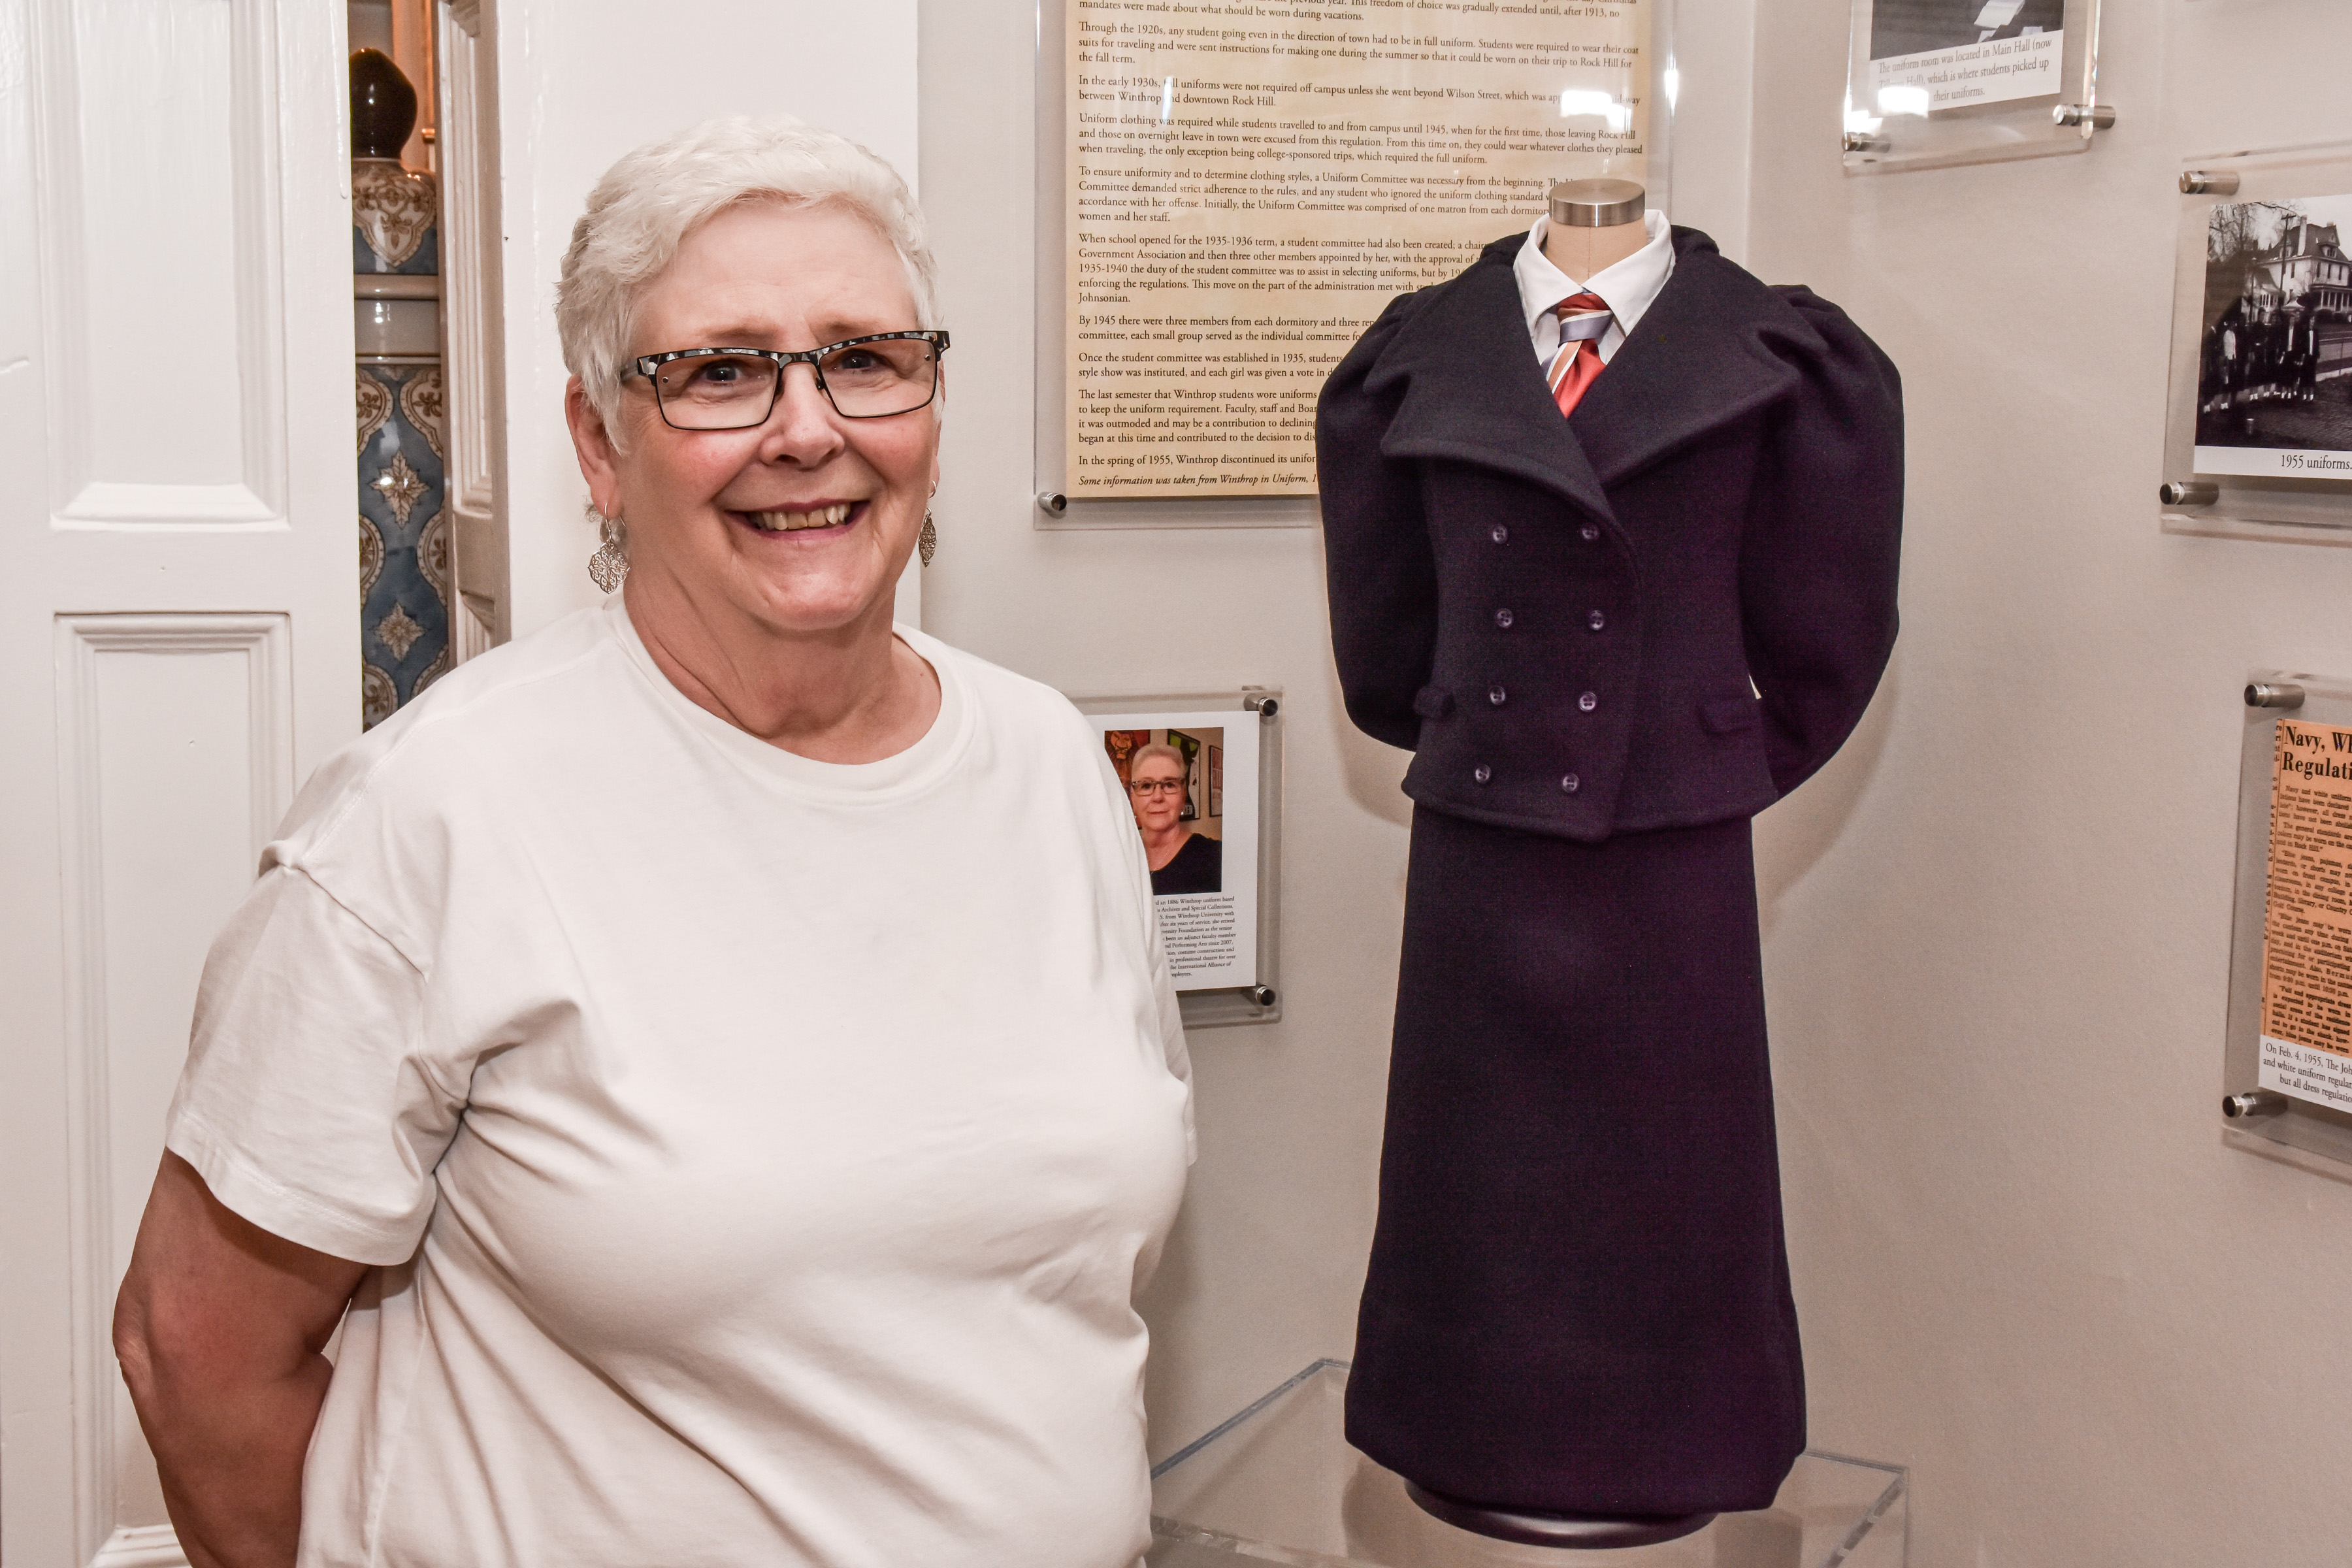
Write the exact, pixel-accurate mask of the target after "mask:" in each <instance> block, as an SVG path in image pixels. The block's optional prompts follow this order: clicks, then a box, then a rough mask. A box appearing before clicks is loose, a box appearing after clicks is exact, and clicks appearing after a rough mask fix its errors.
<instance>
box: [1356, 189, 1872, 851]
mask: <svg viewBox="0 0 2352 1568" xmlns="http://www.w3.org/2000/svg"><path fill="white" fill-rule="evenodd" d="M1522 243H1523V237H1522V236H1519V235H1513V236H1511V237H1507V238H1505V239H1500V240H1497V241H1496V242H1495V243H1494V244H1493V245H1490V246H1488V247H1486V250H1485V251H1484V252H1483V253H1482V254H1481V255H1480V257H1479V258H1478V259H1477V261H1476V262H1475V263H1474V264H1473V265H1472V266H1471V267H1470V268H1468V269H1467V270H1466V271H1465V272H1463V273H1462V274H1461V275H1460V276H1458V277H1455V278H1453V279H1449V280H1447V281H1446V282H1444V283H1440V284H1437V285H1434V286H1433V287H1431V288H1427V289H1421V290H1419V291H1418V292H1415V293H1412V294H1407V295H1404V296H1402V298H1400V299H1398V300H1395V301H1394V302H1393V303H1391V305H1390V306H1389V308H1388V310H1387V311H1386V312H1385V313H1384V314H1382V315H1381V318H1380V320H1379V321H1375V322H1374V323H1373V324H1372V326H1371V327H1370V329H1369V330H1368V331H1365V333H1364V335H1363V336H1362V338H1361V339H1360V340H1359V341H1358V342H1357V343H1356V345H1355V347H1354V349H1353V350H1352V351H1351V352H1349V354H1348V355H1347V357H1346V358H1345V359H1344V360H1342V361H1341V362H1340V363H1339V367H1338V368H1337V369H1336V370H1335V371H1334V372H1333V373H1332V375H1331V377H1330V380H1329V381H1328V383H1327V384H1326V385H1325V386H1324V389H1323V395H1322V399H1321V403H1320V405H1319V406H1318V411H1317V419H1316V451H1317V458H1318V465H1319V468H1320V473H1321V478H1320V484H1321V489H1322V504H1323V527H1324V538H1325V546H1326V552H1327V558H1328V574H1329V588H1330V602H1331V620H1332V642H1333V647H1334V651H1335V653H1336V656H1337V658H1338V663H1339V680H1340V686H1341V689H1342V690H1343V692H1344V694H1345V697H1346V700H1347V707H1348V714H1349V718H1351V719H1352V720H1354V721H1355V722H1356V724H1357V725H1358V726H1359V727H1360V728H1361V729H1362V730H1364V731H1365V732H1367V733H1368V734H1370V735H1372V736H1374V737H1375V738H1377V739H1379V740H1382V741H1385V742H1388V743H1390V744H1391V745H1393V746H1402V747H1406V748H1408V749H1411V750H1412V751H1413V752H1415V755H1414V758H1413V761H1412V767H1411V769H1410V770H1409V771H1408V772H1407V773H1406V775H1405V781H1404V790H1405V793H1406V794H1407V795H1411V796H1412V798H1413V800H1415V801H1416V802H1418V803H1419V804H1420V805H1423V806H1425V807H1427V808H1428V809H1430V810H1433V811H1437V812H1443V813H1444V814H1446V815H1448V816H1456V817H1462V818H1466V819H1468V820H1470V821H1474V822H1483V823H1488V824H1493V825H1496V826H1505V827H1512V828H1519V829H1523V830H1525V831H1528V832H1532V833H1540V834H1547V835H1551V836H1554V837H1562V838H1570V839H1580V840H1584V841H1598V840H1601V839H1604V838H1607V837H1611V836H1612V835H1613V834H1619V833H1629V832H1635V831H1643V830H1648V829H1654V828H1664V827H1684V826H1698V825H1701V824H1706V823H1713V822H1720V821H1725V820H1727V819H1729V818H1732V817H1738V816H1752V815H1754V814H1755V813H1756V812H1758V811H1760V810H1762V809H1763V808H1764V807H1765V806H1767V805H1771V804H1772V802H1773V801H1775V800H1777V799H1779V798H1780V796H1781V795H1785V794H1787V793H1788V792H1789V791H1790V790H1791V789H1793V788H1795V787H1796V786H1797V785H1798V784H1801V783H1802V782H1803V781H1804V780H1805V778H1807V777H1808V776H1809V775H1810V774H1811V773H1812V772H1813V771H1814V770H1815V769H1817V768H1819V767H1820V766H1821V765H1822V763H1824V762H1826V761H1827V760H1828V759H1829V757H1830V755H1831V754H1832V752H1835V751H1836V750H1837V748H1838V747H1839V745H1840V744H1841V743H1843V741H1844V740H1845V738H1846V736H1847V735H1848V734H1849V733H1850V732H1851V731H1853V727H1854V725H1855V724H1856V723H1857V722H1858V721H1860V720H1861V718H1862V713H1863V710H1864V708H1865V707H1867V706H1868V705H1869V702H1870V698H1871V694H1872V692H1873V691H1874V689H1876V687H1877V683H1878V679H1879V676H1880V674H1881V672H1882V671H1883V670H1884V669H1885V666H1886V660H1887V657H1888V655H1889V653H1890V652H1891V651H1892V649H1893V647H1894V644H1895V565H1896V557H1897V553H1898V546H1899V540H1900V533H1901V523H1902V512H1903V455H1902V454H1903V428H1902V425H1903V411H1902V390H1901V384H1900V382H1899V379H1898V377H1897V376H1896V374H1895V366H1894V365H1893V363H1891V362H1889V361H1888V359H1887V358H1886V356H1885V354H1884V353H1880V352H1879V350H1878V347H1877V345H1876V344H1874V343H1873V342H1871V341H1870V340H1869V339H1868V338H1867V337H1865V336H1864V335H1863V333H1862V331H1861V330H1860V329H1859V328H1857V327H1856V326H1854V324H1853V322H1852V321H1848V320H1847V319H1846V317H1845V314H1844V313H1843V311H1841V310H1838V308H1837V307H1836V306H1834V305H1832V304H1830V303H1828V302H1827V301H1826V300H1819V299H1816V298H1815V297H1814V296H1813V295H1812V294H1811V292H1810V291H1809V290H1807V289H1801V288H1769V287H1767V286H1766V285H1764V284H1762V283H1760V282H1759V281H1757V279H1755V278H1753V277H1752V276H1750V275H1749V274H1748V272H1746V271H1744V270H1742V269H1741V268H1739V267H1738V266H1736V265H1734V264H1733V263H1732V262H1730V261H1727V260H1726V259H1725V258H1723V256H1722V255H1721V254H1720V253H1719V252H1717V249H1716V247H1715V242H1714V241H1712V240H1710V239H1709V238H1707V237H1706V236H1705V235H1703V234H1700V233H1698V232H1697V231H1696V230H1695V229H1687V228H1676V229H1675V231H1674V245H1675V270H1674V274H1673V276H1672V277H1671V278H1669V279H1667V281H1666V285H1665V287H1664V289H1662V290H1661V291H1660V292H1659V294H1658V297H1657V299H1656V300H1655V301H1654V302H1653V304H1652V305H1651V307H1650V309H1649V310H1647V311H1646V312H1645V313H1644V314H1643V317H1642V319H1641V321H1640V322H1639V323H1638V324H1637V325H1636V327H1635V328H1634V330H1633V332H1632V334H1631V335H1629V336H1628V337H1627V338H1626V340H1625V342H1624V343H1623V344H1622V346H1621V347H1620V348H1619V350H1618V351H1617V353H1616V354H1615V355H1613V356H1612V359H1611V360H1610V363H1609V365H1608V368H1607V369H1605V370H1604V371H1602V372H1601V375H1600V377H1599V379H1598V380H1596V381H1595V382H1594V383H1593V384H1592V385H1591V389H1590V390H1588V391H1587V392H1586V393H1585V395H1584V398H1583V400H1582V401H1581V402H1580V403H1579V404H1578V405H1577V406H1576V409H1575V412H1574V413H1573V414H1572V415H1571V416H1570V417H1568V418H1567V419H1562V418H1561V417H1560V416H1559V408H1558V407H1557V406H1556V405H1554V404H1553V402H1552V399H1551V395H1550V393H1549V389H1548V388H1547V387H1546V385H1545V381H1544V374H1543V367H1542V366H1541V365H1540V364H1539V363H1538V362H1537V359H1536V356H1535V354H1534V353H1533V351H1532V350H1531V349H1530V348H1529V347H1528V332H1527V325H1526V321H1525V320H1524V318H1523V317H1522V316H1521V314H1520V306H1519V294H1518V289H1517V284H1516V282H1515V281H1514V279H1513V276H1512V270H1511V263H1512V259H1513V258H1514V257H1515V256H1516V255H1517V251H1518V248H1519V247H1520V245H1521V244H1522ZM1759 694H1760V696H1759Z"/></svg>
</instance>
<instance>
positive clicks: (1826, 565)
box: [1739, 288, 1903, 795]
mask: <svg viewBox="0 0 2352 1568" xmlns="http://www.w3.org/2000/svg"><path fill="white" fill-rule="evenodd" d="M1775 292H1777V293H1779V294H1780V296H1781V298H1782V299H1784V300H1787V301H1788V302H1789V304H1790V305H1791V306H1793V307H1794V308H1795V310H1796V311H1797V313H1798V315H1799V317H1800V318H1801V320H1802V321H1803V323H1804V324H1805V325H1806V326H1808V327H1810V328H1811V332H1810V333H1793V334H1790V336H1789V337H1788V338H1785V339H1784V340H1783V341H1782V343H1781V346H1780V352H1782V353H1785V354H1787V355H1788V356H1789V357H1790V359H1791V360H1792V361H1793V362H1794V363H1795V364H1796V366H1797V369H1798V371H1799V373H1800V374H1801V377H1802V381H1801V386H1800V388H1799V391H1798V392H1797V394H1796V395H1794V396H1793V397H1790V398H1789V399H1787V400H1785V401H1784V402H1783V403H1782V404H1781V405H1780V406H1779V408H1778V409H1777V411H1776V415H1775V420H1774V427H1773V428H1772V430H1771V431H1770V433H1769V437H1768V439H1767V443H1766V447H1765V453H1764V459H1763V471H1762V472H1761V473H1759V476H1758V480H1757V485H1756V489H1755V492H1754V493H1755V496H1756V498H1757V499H1756V501H1755V502H1754V505H1753V509H1752V510H1751V511H1750V513H1749V516H1748V522H1747V528H1746V531H1745V533H1744V535H1743V538H1742V543H1741V549H1740V563H1739V577H1740V610H1741V617H1742V621H1743V624H1744V631H1745V635H1746V641H1747V652H1748V672H1749V674H1750V675H1752V676H1753V677H1754V679H1755V681H1756V686H1757V689H1758V690H1759V692H1761V693H1762V696H1763V717H1764V724H1765V745H1766V755H1767V758H1768V760H1769V763H1770V766H1771V770H1772V782H1773V784H1774V785H1775V786H1776V787H1777V788H1778V789H1779V791H1780V793H1781V794H1782V795H1786V794H1788V793H1789V792H1790V790H1792V789H1794V788H1796V787H1797V786H1798V785H1799V784H1802V783H1804V781H1805V780H1806V779H1807V778H1809V777H1811V775H1812V773H1814V771H1815V770H1816V769H1818V768H1819V767H1820V766H1821V765H1822V763H1825V762H1827V761H1829V759H1830V757H1831V755H1832V753H1834V752H1836V751H1837V749H1838V747H1839V746H1840V745H1842V744H1843V743H1844V742H1845V738H1846V737H1847V736H1848V735H1849V734H1851V733H1853V727H1854V726H1855V725H1856V724H1857V723H1859V722H1861V721H1862V715H1863V710H1864V709H1866V708H1868V707H1869V706H1870V699H1871V694H1872V693H1873V692H1874V691H1875V690H1876V689H1877V688H1878V678H1879V676H1880V675H1881V674H1882V673H1883V672H1884V671H1885V668H1886V660H1887V658H1888V656H1889V655H1890V654H1891V653H1892V652H1893V651H1894V647H1895V568H1896V563H1897V559H1898V556H1899V555H1900V552H1901V544H1902V532H1903V385H1902V378H1901V377H1900V376H1899V375H1897V374H1896V373H1895V364H1894V362H1893V361H1891V360H1889V359H1888V358H1887V357H1886V355H1885V353H1881V352H1880V350H1879V347H1878V345H1877V344H1876V343H1874V342H1871V341H1870V339H1869V338H1867V337H1865V336H1864V334H1863V331H1862V329H1861V328H1859V327H1857V326H1855V325H1854V324H1853V322H1852V321H1849V320H1847V318H1846V315H1845V312H1844V311H1843V310H1839V309H1838V308H1837V307H1836V306H1835V305H1832V304H1831V303H1829V302H1828V301H1827V300H1822V299H1818V298H1816V297H1815V296H1814V295H1813V294H1812V292H1811V290H1809V289H1801V288H1795V289H1776V290H1775Z"/></svg>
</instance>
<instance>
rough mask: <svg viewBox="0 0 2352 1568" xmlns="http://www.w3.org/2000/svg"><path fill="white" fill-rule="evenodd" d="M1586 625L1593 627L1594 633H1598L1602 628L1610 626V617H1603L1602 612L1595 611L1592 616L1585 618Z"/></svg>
mask: <svg viewBox="0 0 2352 1568" xmlns="http://www.w3.org/2000/svg"><path fill="white" fill-rule="evenodd" d="M1584 624H1585V625H1586V626H1591V628H1592V629H1593V630H1594V631H1596V632H1597V631H1599V630H1600V629H1601V627H1603V626H1607V625H1608V624H1609V617H1608V616H1604V615H1602V614H1601V612H1600V611H1598V610H1595V611H1593V612H1592V613H1591V615H1589V616H1585V617H1584Z"/></svg>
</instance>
